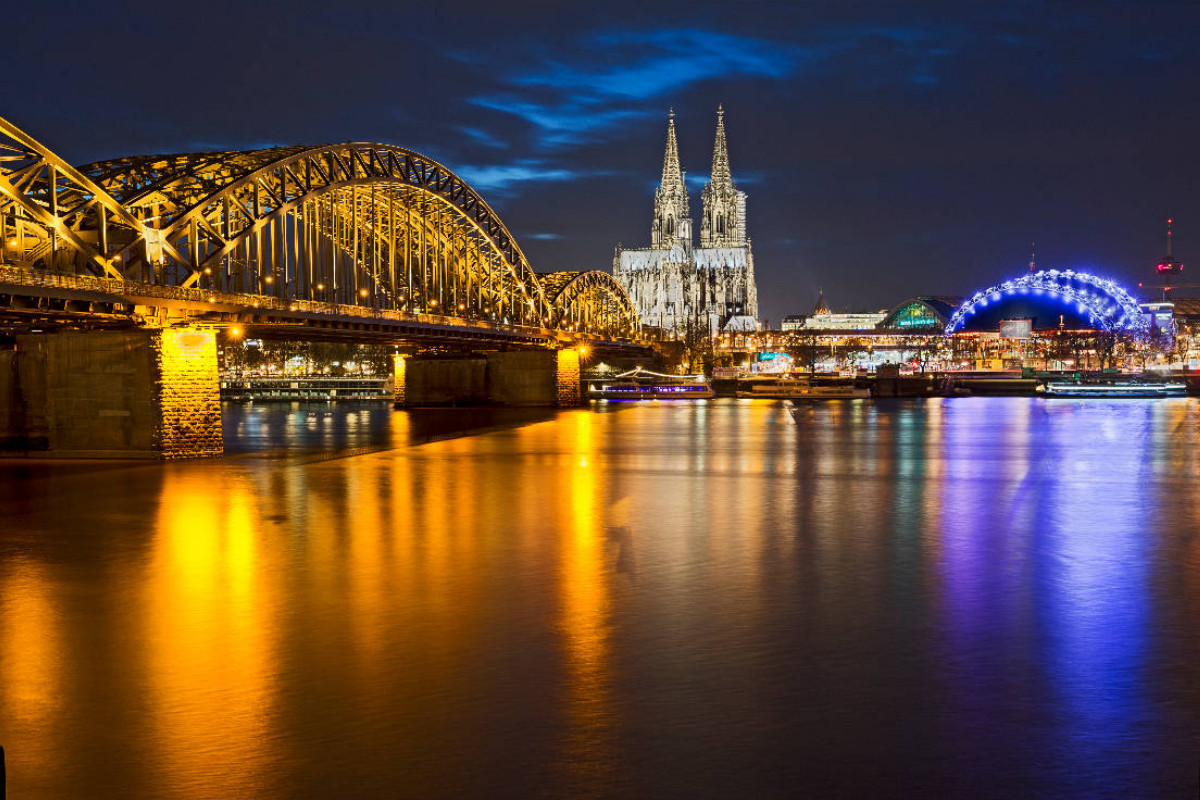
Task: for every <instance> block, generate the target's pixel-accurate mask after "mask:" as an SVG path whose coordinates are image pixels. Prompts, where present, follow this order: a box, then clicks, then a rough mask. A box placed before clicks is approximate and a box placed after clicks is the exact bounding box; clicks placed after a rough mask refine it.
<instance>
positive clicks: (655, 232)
mask: <svg viewBox="0 0 1200 800" xmlns="http://www.w3.org/2000/svg"><path fill="white" fill-rule="evenodd" d="M650 243H651V244H652V245H653V246H654V247H674V246H675V245H681V246H683V247H691V246H692V220H691V213H690V212H689V211H688V196H687V184H686V183H685V176H684V173H683V167H681V166H680V165H679V143H678V142H677V141H676V140H675V109H673V108H672V109H671V112H670V115H669V121H668V122H667V152H666V153H665V154H664V155H663V171H662V183H661V184H660V185H659V187H658V190H657V191H656V192H655V193H654V222H653V224H652V225H651V228H650Z"/></svg>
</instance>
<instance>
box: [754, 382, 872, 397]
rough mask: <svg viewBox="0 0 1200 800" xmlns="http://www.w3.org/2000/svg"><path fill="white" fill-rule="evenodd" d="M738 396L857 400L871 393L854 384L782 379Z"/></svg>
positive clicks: (757, 384)
mask: <svg viewBox="0 0 1200 800" xmlns="http://www.w3.org/2000/svg"><path fill="white" fill-rule="evenodd" d="M737 396H738V397H741V398H753V399H762V400H856V399H863V398H867V397H870V396H871V393H870V391H868V390H867V389H858V388H855V386H854V384H853V383H832V384H813V383H809V382H808V381H807V380H805V379H796V378H780V379H779V380H777V381H772V382H761V383H754V384H751V385H750V386H748V387H746V388H744V389H739V390H738V393H737Z"/></svg>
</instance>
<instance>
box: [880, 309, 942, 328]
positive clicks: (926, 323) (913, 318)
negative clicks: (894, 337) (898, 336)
mask: <svg viewBox="0 0 1200 800" xmlns="http://www.w3.org/2000/svg"><path fill="white" fill-rule="evenodd" d="M939 324H940V323H939V321H938V318H937V316H936V315H935V314H934V313H933V312H932V311H930V310H929V306H927V305H925V304H924V303H909V304H908V305H906V306H905V307H904V308H902V309H900V310H899V311H897V312H896V314H895V316H894V317H892V325H891V326H892V327H893V328H936V327H937V326H938V325H939Z"/></svg>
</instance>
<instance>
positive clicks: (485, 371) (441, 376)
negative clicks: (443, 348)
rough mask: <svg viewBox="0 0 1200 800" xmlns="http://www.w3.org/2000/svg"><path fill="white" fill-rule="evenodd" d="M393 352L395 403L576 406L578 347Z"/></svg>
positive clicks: (401, 404)
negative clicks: (444, 354) (444, 353)
mask: <svg viewBox="0 0 1200 800" xmlns="http://www.w3.org/2000/svg"><path fill="white" fill-rule="evenodd" d="M394 358H395V375H394V379H395V380H394V386H395V395H394V399H395V405H396V407H397V408H405V407H411V406H438V405H497V406H560V407H565V406H576V405H579V403H580V401H581V393H580V383H579V351H578V350H573V349H564V350H513V351H497V352H488V353H482V354H472V355H470V356H455V357H436V358H430V357H410V356H407V355H397V356H395V357H394Z"/></svg>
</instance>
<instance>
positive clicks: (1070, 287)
mask: <svg viewBox="0 0 1200 800" xmlns="http://www.w3.org/2000/svg"><path fill="white" fill-rule="evenodd" d="M1017 295H1026V296H1028V295H1049V296H1053V297H1057V298H1059V299H1060V300H1062V301H1063V302H1065V303H1067V304H1069V305H1071V306H1073V307H1074V309H1075V310H1076V311H1078V312H1079V314H1080V315H1081V316H1083V317H1086V318H1087V320H1088V321H1089V322H1090V323H1091V324H1093V325H1096V326H1098V327H1100V328H1103V329H1104V330H1107V331H1118V332H1121V333H1131V334H1136V333H1141V332H1143V331H1145V330H1146V327H1147V325H1148V320H1147V317H1146V314H1145V313H1144V312H1143V311H1142V310H1141V308H1140V307H1139V306H1138V303H1137V300H1135V299H1134V298H1133V296H1132V295H1130V294H1129V292H1127V291H1125V290H1124V289H1123V288H1121V287H1120V286H1119V285H1117V284H1116V283H1114V282H1113V281H1110V280H1108V279H1107V278H1099V277H1097V276H1095V275H1092V274H1089V273H1087V272H1076V271H1074V270H1069V269H1068V270H1061V271H1060V270H1056V269H1050V270H1042V271H1040V272H1031V273H1029V274H1026V275H1022V276H1021V277H1019V278H1015V279H1013V280H1010V281H1005V282H1004V283H1001V284H999V285H997V286H992V287H989V288H987V289H984V290H983V291H981V292H976V293H975V294H974V295H973V296H972V297H970V298H968V299H967V300H966V301H965V302H964V303H963V304H962V305H961V306H959V307H958V310H957V311H955V312H954V316H953V317H951V318H950V321H949V322H948V323H946V335H947V336H949V335H950V334H952V333H954V332H955V331H957V330H960V329H961V328H962V327H963V325H965V324H966V322H967V319H968V318H969V317H970V316H971V315H973V314H975V312H976V311H978V310H979V309H981V308H984V307H986V306H988V305H991V304H992V303H996V302H1000V301H1002V300H1004V298H1006V297H1014V296H1017Z"/></svg>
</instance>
